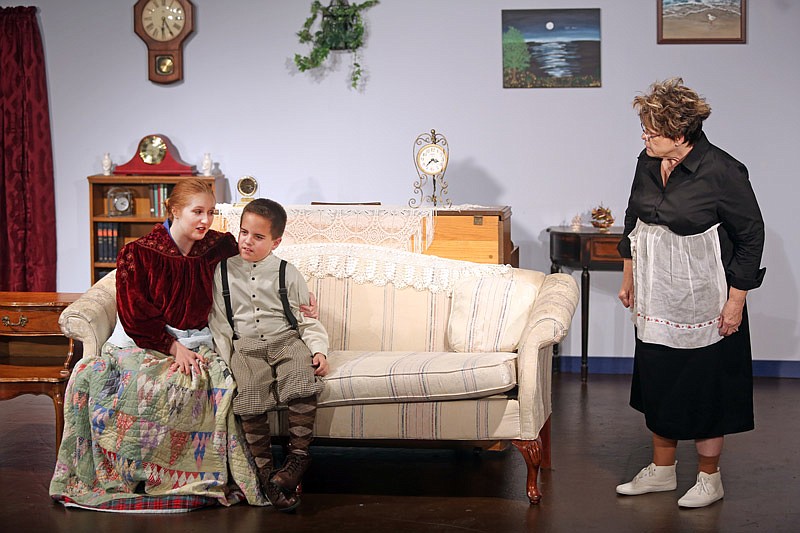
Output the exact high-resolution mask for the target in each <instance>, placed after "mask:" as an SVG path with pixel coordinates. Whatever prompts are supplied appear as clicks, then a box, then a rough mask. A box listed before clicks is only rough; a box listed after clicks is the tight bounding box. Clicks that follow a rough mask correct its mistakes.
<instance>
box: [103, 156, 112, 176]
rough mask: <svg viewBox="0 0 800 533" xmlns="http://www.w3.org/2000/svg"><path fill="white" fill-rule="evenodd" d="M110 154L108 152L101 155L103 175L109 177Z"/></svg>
mask: <svg viewBox="0 0 800 533" xmlns="http://www.w3.org/2000/svg"><path fill="white" fill-rule="evenodd" d="M111 167H112V163H111V154H109V153H108V152H106V153H104V154H103V175H104V176H110V175H111Z"/></svg>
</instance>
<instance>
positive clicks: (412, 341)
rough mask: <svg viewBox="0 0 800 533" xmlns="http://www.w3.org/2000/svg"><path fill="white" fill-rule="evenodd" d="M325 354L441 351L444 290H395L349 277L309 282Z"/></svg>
mask: <svg viewBox="0 0 800 533" xmlns="http://www.w3.org/2000/svg"><path fill="white" fill-rule="evenodd" d="M308 283H309V290H310V291H312V292H314V293H315V294H316V296H317V301H318V302H319V319H320V321H321V322H322V325H323V326H325V329H326V330H327V332H328V337H329V342H330V350H331V351H334V350H361V351H414V352H445V351H448V350H449V348H448V346H447V335H446V333H447V320H448V318H449V316H450V297H449V295H448V293H447V292H444V291H442V292H436V293H434V292H430V291H418V290H416V289H414V288H412V287H405V288H402V289H396V288H395V287H394V285H393V284H391V283H387V284H386V285H383V286H378V285H373V284H371V283H363V284H359V283H355V282H354V281H353V280H352V279H351V278H334V277H325V278H311V279H309V280H308Z"/></svg>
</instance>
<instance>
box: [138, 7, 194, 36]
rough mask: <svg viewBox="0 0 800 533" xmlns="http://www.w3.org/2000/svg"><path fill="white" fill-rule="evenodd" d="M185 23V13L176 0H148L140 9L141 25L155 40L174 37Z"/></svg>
mask: <svg viewBox="0 0 800 533" xmlns="http://www.w3.org/2000/svg"><path fill="white" fill-rule="evenodd" d="M185 25H186V13H184V11H183V6H182V5H181V3H180V2H178V1H177V0H150V1H149V2H147V4H145V6H144V10H143V11H142V26H143V27H144V31H145V32H147V34H148V35H149V36H150V37H152V38H153V39H155V40H156V41H162V42H165V41H171V40H173V39H176V38H177V37H178V35H180V33H181V31H183V27H184V26H185Z"/></svg>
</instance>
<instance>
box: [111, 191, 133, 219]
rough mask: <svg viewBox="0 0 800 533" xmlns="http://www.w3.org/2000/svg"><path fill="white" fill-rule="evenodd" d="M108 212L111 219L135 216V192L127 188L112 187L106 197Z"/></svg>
mask: <svg viewBox="0 0 800 533" xmlns="http://www.w3.org/2000/svg"><path fill="white" fill-rule="evenodd" d="M106 202H107V206H106V212H107V213H108V216H110V217H120V216H130V215H132V214H133V205H134V203H133V191H131V190H130V189H128V188H127V187H111V188H110V189H109V190H108V194H107V195H106Z"/></svg>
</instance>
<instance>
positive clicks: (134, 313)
mask: <svg viewBox="0 0 800 533" xmlns="http://www.w3.org/2000/svg"><path fill="white" fill-rule="evenodd" d="M144 253H145V252H144V251H142V250H137V249H136V243H135V242H132V243H129V244H127V245H125V247H123V249H122V250H121V252H120V254H119V256H118V257H117V315H118V316H119V320H120V321H121V322H122V327H123V328H125V333H127V334H128V336H129V337H130V338H131V339H133V341H134V342H135V343H136V345H137V346H138V347H140V348H146V349H149V350H158V351H159V352H161V353H164V354H169V349H170V347H171V346H172V343H173V342H174V341H175V337H173V336H172V335H170V334H169V333H167V330H166V328H165V326H166V325H167V321H166V319H165V317H164V314H163V312H162V311H161V309H159V308H158V306H157V305H156V304H155V302H154V301H153V299H152V297H151V283H150V280H149V273H150V267H151V266H150V265H147V264H146V261H145V259H144Z"/></svg>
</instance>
